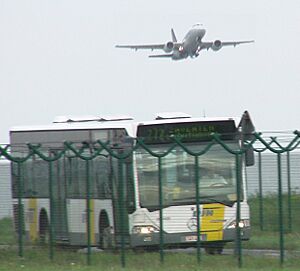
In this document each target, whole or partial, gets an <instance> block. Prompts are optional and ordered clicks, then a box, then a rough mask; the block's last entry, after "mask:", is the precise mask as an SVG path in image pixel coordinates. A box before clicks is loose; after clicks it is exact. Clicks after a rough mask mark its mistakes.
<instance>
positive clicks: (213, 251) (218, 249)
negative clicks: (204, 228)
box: [204, 245, 224, 255]
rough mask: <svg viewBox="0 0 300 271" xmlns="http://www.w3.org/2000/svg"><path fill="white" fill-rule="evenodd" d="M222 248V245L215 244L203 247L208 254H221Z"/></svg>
mask: <svg viewBox="0 0 300 271" xmlns="http://www.w3.org/2000/svg"><path fill="white" fill-rule="evenodd" d="M223 248H224V245H215V246H207V247H205V248H204V249H205V252H206V254H209V255H215V254H219V255H220V254H222V252H223Z"/></svg>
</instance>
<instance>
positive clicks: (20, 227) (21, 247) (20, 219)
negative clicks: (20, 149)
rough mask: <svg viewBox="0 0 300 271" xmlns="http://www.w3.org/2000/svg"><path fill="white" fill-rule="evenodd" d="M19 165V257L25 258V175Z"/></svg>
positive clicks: (18, 163) (19, 164) (19, 163)
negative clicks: (23, 199)
mask: <svg viewBox="0 0 300 271" xmlns="http://www.w3.org/2000/svg"><path fill="white" fill-rule="evenodd" d="M17 165H18V241H19V242H18V243H19V257H23V256H24V253H23V245H24V243H23V233H24V229H23V226H24V208H23V201H22V198H23V190H24V189H23V188H24V187H23V174H22V168H21V162H17Z"/></svg>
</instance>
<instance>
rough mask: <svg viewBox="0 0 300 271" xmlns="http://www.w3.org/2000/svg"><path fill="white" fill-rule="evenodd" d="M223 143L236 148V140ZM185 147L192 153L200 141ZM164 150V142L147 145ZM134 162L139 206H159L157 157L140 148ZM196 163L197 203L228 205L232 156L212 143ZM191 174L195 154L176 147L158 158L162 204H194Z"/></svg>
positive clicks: (233, 175) (231, 200)
mask: <svg viewBox="0 0 300 271" xmlns="http://www.w3.org/2000/svg"><path fill="white" fill-rule="evenodd" d="M227 145H228V146H229V147H231V148H233V149H234V148H237V143H229V144H227ZM169 146H170V145H169ZM187 146H188V148H189V149H190V150H191V151H194V152H196V151H199V150H200V149H203V147H204V144H203V143H202V145H201V144H199V143H197V144H195V143H190V144H188V145H187ZM166 149H167V147H166V145H153V146H152V147H151V150H153V151H155V152H156V153H163V152H164V151H166ZM136 165H137V176H138V184H139V199H140V205H141V207H144V208H148V209H149V210H156V209H158V208H159V178H158V158H156V157H153V156H152V155H151V154H149V153H148V152H146V151H145V150H143V149H140V150H138V151H137V152H136ZM198 165H199V167H198V176H199V178H198V184H199V185H198V187H199V196H200V197H199V202H200V203H221V204H224V205H228V206H232V205H233V204H234V202H235V201H236V169H235V167H236V165H235V156H234V155H232V154H230V153H229V152H227V151H226V150H224V148H223V147H222V146H220V145H213V146H212V147H211V149H210V150H209V151H208V152H207V153H205V154H204V155H201V156H199V162H198ZM239 172H241V171H239ZM195 176H196V166H195V157H194V156H192V155H189V154H188V153H186V152H185V151H184V150H183V149H182V148H180V147H179V146H178V147H176V148H175V149H173V150H172V151H171V152H170V153H169V154H168V155H167V156H165V157H163V158H161V180H162V192H163V206H164V207H167V206H174V205H185V204H195V203H196V178H195Z"/></svg>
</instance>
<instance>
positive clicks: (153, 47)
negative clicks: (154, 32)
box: [116, 44, 165, 50]
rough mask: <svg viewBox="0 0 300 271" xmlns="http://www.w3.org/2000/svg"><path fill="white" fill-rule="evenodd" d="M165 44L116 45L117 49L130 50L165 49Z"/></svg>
mask: <svg viewBox="0 0 300 271" xmlns="http://www.w3.org/2000/svg"><path fill="white" fill-rule="evenodd" d="M164 46H165V44H149V45H116V48H128V49H134V50H139V49H150V50H154V49H164Z"/></svg>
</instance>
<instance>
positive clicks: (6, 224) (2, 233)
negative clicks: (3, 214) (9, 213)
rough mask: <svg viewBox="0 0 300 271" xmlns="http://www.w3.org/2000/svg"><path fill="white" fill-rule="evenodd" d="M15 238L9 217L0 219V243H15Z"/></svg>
mask: <svg viewBox="0 0 300 271" xmlns="http://www.w3.org/2000/svg"><path fill="white" fill-rule="evenodd" d="M15 244H16V238H15V234H14V229H13V223H12V219H11V218H3V219H1V220H0V245H15Z"/></svg>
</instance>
